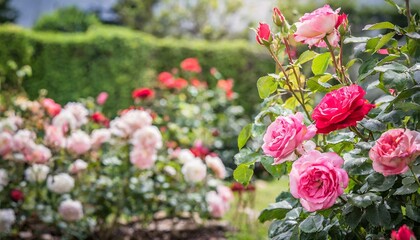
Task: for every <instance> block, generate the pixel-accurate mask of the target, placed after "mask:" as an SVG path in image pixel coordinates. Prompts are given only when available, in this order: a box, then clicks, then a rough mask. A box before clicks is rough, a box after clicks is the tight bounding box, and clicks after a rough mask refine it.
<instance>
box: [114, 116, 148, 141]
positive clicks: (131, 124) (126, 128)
mask: <svg viewBox="0 0 420 240" xmlns="http://www.w3.org/2000/svg"><path fill="white" fill-rule="evenodd" d="M152 120H153V119H152V117H151V116H150V114H149V113H147V112H145V111H142V110H129V111H127V112H125V113H124V114H123V115H122V116H121V117H117V118H115V119H114V120H112V121H111V124H110V128H111V132H112V133H113V134H114V135H116V136H119V137H127V136H131V135H132V134H133V133H134V132H135V131H136V130H137V129H140V128H142V127H145V126H150V125H151V124H152Z"/></svg>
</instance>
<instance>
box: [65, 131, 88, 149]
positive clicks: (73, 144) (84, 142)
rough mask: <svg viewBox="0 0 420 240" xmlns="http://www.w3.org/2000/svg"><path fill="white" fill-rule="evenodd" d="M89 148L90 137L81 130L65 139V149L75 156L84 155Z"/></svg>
mask: <svg viewBox="0 0 420 240" xmlns="http://www.w3.org/2000/svg"><path fill="white" fill-rule="evenodd" d="M90 147H91V140H90V136H89V135H88V134H87V133H85V132H83V131H82V130H77V131H75V132H73V133H72V134H71V135H70V137H69V138H68V139H67V149H68V150H69V151H70V152H72V153H76V154H77V155H80V154H83V153H86V152H87V151H89V149H90Z"/></svg>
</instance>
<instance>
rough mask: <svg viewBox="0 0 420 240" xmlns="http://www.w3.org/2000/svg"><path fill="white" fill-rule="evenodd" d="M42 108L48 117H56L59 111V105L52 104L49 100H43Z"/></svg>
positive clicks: (52, 101)
mask: <svg viewBox="0 0 420 240" xmlns="http://www.w3.org/2000/svg"><path fill="white" fill-rule="evenodd" d="M42 106H43V107H44V108H45V110H47V113H48V115H50V116H51V117H55V116H57V114H59V113H60V111H61V105H60V104H58V103H56V102H54V100H52V99H51V98H45V99H44V100H42Z"/></svg>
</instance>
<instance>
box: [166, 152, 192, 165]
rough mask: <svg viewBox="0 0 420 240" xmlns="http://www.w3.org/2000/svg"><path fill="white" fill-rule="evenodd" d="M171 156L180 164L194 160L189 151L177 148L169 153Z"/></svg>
mask: <svg viewBox="0 0 420 240" xmlns="http://www.w3.org/2000/svg"><path fill="white" fill-rule="evenodd" d="M171 156H172V157H173V158H177V159H178V160H179V162H180V163H182V164H184V163H186V162H189V161H194V160H196V159H195V156H194V154H193V153H192V152H191V151H190V150H189V149H180V148H178V149H176V150H175V151H173V152H172V153H171Z"/></svg>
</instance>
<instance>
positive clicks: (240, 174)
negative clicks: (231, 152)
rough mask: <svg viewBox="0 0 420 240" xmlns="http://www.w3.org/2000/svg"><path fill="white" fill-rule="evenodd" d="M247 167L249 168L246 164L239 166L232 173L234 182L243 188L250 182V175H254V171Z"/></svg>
mask: <svg viewBox="0 0 420 240" xmlns="http://www.w3.org/2000/svg"><path fill="white" fill-rule="evenodd" d="M249 167H250V166H249V165H246V164H241V165H239V166H238V167H237V168H236V169H235V171H234V172H233V178H234V179H235V181H237V182H239V183H241V184H242V185H245V186H246V185H248V183H249V181H251V178H252V175H253V174H254V171H253V170H252V169H250V168H249Z"/></svg>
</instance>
